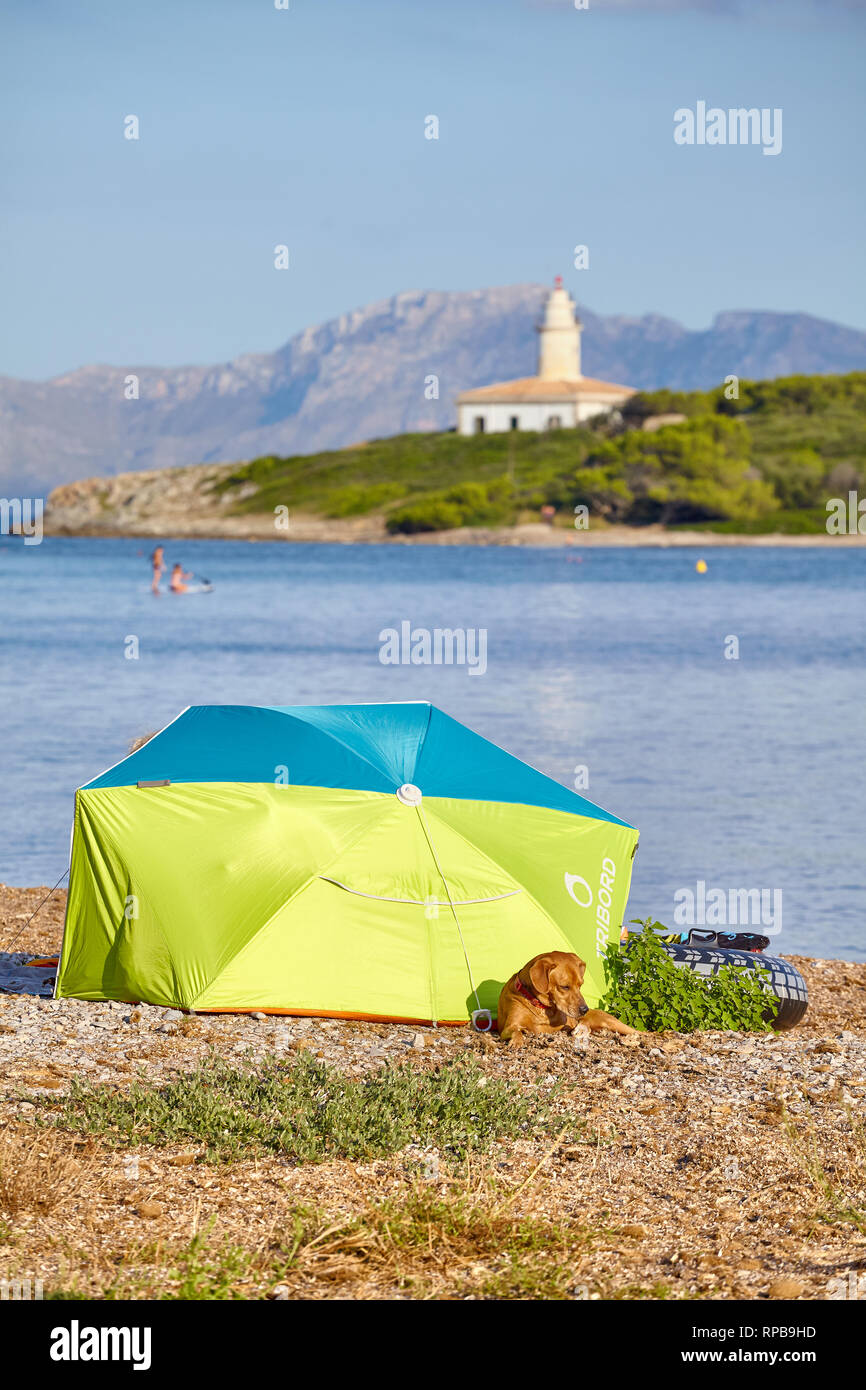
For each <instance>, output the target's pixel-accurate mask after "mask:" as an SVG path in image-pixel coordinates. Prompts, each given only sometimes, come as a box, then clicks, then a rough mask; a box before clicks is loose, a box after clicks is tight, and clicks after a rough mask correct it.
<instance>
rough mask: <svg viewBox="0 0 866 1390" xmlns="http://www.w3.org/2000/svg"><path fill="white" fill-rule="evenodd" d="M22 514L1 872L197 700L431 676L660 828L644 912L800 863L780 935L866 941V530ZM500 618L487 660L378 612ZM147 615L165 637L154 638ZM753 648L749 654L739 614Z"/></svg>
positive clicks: (267, 697) (745, 884)
mask: <svg viewBox="0 0 866 1390" xmlns="http://www.w3.org/2000/svg"><path fill="white" fill-rule="evenodd" d="M149 549H150V547H149V546H148V545H146V544H145V543H144V542H141V541H123V540H101V541H89V540H56V539H48V540H45V541H44V542H43V544H42V545H41V546H30V547H25V546H24V545H22V544H21V542H20V541H18V540H12V539H5V540H0V593H2V610H0V611H2V618H0V720H2V735H3V762H2V770H0V879H3V880H4V881H6V882H8V883H13V884H20V885H29V884H39V883H48V884H52V883H54V881H55V880H56V879H57V878H58V877H59V876H60V875H61V873H62V872H63V870H64V868H65V867H66V863H67V857H68V844H69V825H70V818H71V813H72V803H73V792H74V789H75V787H76V786H77V785H78V784H80V783H82V782H84V781H86V780H88V779H89V778H91V777H92V776H94V775H95V774H96V773H97V772H99V771H101V770H102V769H104V768H105V767H107V766H109V765H110V764H112V763H114V762H116V761H117V760H118V759H119V758H120V757H122V756H123V754H124V753H125V751H126V746H127V744H128V742H129V740H130V739H132V738H134V737H135V736H136V735H138V734H142V733H145V732H147V731H150V730H154V729H158V728H160V727H161V726H162V725H164V724H165V723H167V722H168V721H169V720H170V719H172V718H173V717H174V716H175V715H176V714H177V713H178V711H179V710H181V709H182V708H183V707H184V706H185V705H190V704H204V703H210V702H213V703H217V702H237V703H249V704H307V703H311V704H312V703H328V702H341V701H359V700H360V701H363V700H404V699H430V700H432V701H433V702H434V703H435V704H438V705H440V706H441V707H442V708H443V709H444V710H446V711H447V712H448V713H449V714H452V715H453V716H454V717H455V718H457V719H460V720H462V721H463V722H464V723H466V724H469V725H471V726H472V727H473V728H474V729H477V730H478V731H479V732H480V733H482V734H484V735H485V736H486V737H488V738H491V739H493V740H495V741H496V742H498V743H501V744H503V745H504V746H505V747H506V748H508V749H509V750H511V751H512V752H513V753H516V754H517V755H518V756H520V757H522V758H524V759H526V760H527V761H528V762H531V763H533V764H534V765H535V766H536V767H539V768H541V769H542V770H543V771H544V772H546V773H548V774H549V775H550V776H551V777H555V778H556V779H557V780H558V781H561V782H563V783H565V784H566V785H569V786H570V785H572V784H573V779H574V776H575V768H577V767H579V766H585V767H586V768H587V769H588V775H589V786H588V789H587V791H586V793H585V794H586V795H588V796H589V797H590V798H591V799H592V800H594V801H597V802H598V803H600V804H601V805H602V806H605V807H607V808H608V809H610V810H612V811H614V812H615V813H616V814H618V815H620V816H622V817H623V818H625V819H626V820H629V821H631V822H632V823H633V824H635V825H637V826H638V827H639V828H640V830H641V845H640V849H639V851H638V855H637V858H636V860H635V871H634V878H633V883H632V893H631V900H630V908H629V915H630V916H641V917H643V916H646V915H647V914H649V913H652V914H654V915H655V916H658V917H659V918H661V919H662V920H664V921H671V920H672V917H673V909H674V894H675V893H676V891H677V890H678V889H682V888H691V889H692V890H693V891H694V890H695V889H696V885H697V883H698V882H699V881H702V882H704V883H705V884H706V885H707V888H708V889H709V888H712V887H720V888H723V889H724V890H725V892H726V893H727V892H728V891H729V890H730V889H732V888H733V889H737V888H745V889H750V888H758V889H764V890H770V891H773V890H781V892H782V895H783V896H782V903H783V929H782V933H781V935H780V936H778V937H776V938H774V943H773V944H774V947H775V948H778V949H780V950H787V951H803V952H807V953H811V954H816V955H826V956H838V957H844V958H848V959H864V958H866V932H864V915H866V914H864V909H866V903H864V888H863V884H864V821H866V814H864V812H866V798H864V790H863V769H864V759H866V737H864V735H866V715H864V695H866V682H864V674H866V672H864V666H866V602H864V600H866V550H847V549H846V550H833V549H830V548H825V549H820V550H818V549H791V550H781V549H778V550H774V549H770V548H767V549H751V548H749V549H746V548H743V549H739V548H732V549H716V550H709V551H707V553H706V558H707V561H708V565H709V571H708V573H707V574H705V575H698V574H697V573H696V572H695V561H696V559H697V557H698V552H696V551H693V550H690V549H678V550H670V551H661V550H613V549H611V550H592V551H587V552H585V553H584V554H583V555H582V556H580V557H578V556H575V555H573V554H571V553H566V552H564V551H559V550H557V551H542V550H524V549H494V548H491V549H475V548H469V547H466V548H463V547H461V548H451V547H443V548H439V547H436V548H434V547H430V548H428V547H423V546H417V547H405V548H404V547H387V546H381V547H378V546H374V547H367V546H352V547H342V546H327V545H286V544H270V545H253V544H244V543H234V542H222V541H207V542H204V541H202V542H191V541H183V542H178V543H172V542H169V543H167V558H168V559H169V560H170V561H172V560H175V559H180V560H182V561H183V563H184V565H185V566H186V567H187V568H188V569H192V570H194V571H195V572H196V574H199V575H203V576H207V577H208V578H210V579H211V580H213V581H214V583H215V585H216V588H215V590H214V592H213V593H211V594H206V595H195V596H190V597H184V598H178V597H174V596H170V595H167V594H166V595H164V596H163V597H161V598H158V599H157V598H154V597H153V596H152V595H151V594H150V592H149V587H148V585H149V564H148V559H147V553H148V551H149ZM404 620H408V621H410V622H411V623H412V625H413V627H426V628H430V629H432V628H435V627H452V628H454V627H464V628H485V629H486V630H487V634H488V636H487V644H488V659H487V671H486V673H485V674H484V675H470V674H469V672H468V670H467V669H466V668H459V667H444V666H430V667H423V666H421V667H419V666H397V667H393V666H385V665H382V664H381V663H380V661H379V645H380V644H379V633H380V631H381V630H382V629H384V628H387V627H399V626H400V623H401V622H402V621H404ZM129 637H136V638H137V639H138V645H139V659H138V660H128V659H126V658H125V655H124V652H125V649H126V647H127V645H128V644H127V639H128V638H129ZM730 637H736V638H737V639H738V641H739V659H738V660H728V659H726V658H725V654H724V653H725V644H726V639H728V638H730Z"/></svg>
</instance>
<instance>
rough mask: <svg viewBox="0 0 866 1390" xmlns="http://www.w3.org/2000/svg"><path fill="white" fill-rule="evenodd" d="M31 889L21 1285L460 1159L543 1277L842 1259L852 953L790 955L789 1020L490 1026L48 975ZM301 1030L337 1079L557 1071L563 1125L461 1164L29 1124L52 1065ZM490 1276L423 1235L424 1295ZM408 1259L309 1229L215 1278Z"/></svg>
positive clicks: (810, 1283)
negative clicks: (291, 1260)
mask: <svg viewBox="0 0 866 1390" xmlns="http://www.w3.org/2000/svg"><path fill="white" fill-rule="evenodd" d="M47 891H48V890H47V889H43V888H36V889H13V888H6V887H5V886H2V885H0V932H2V938H0V939H2V940H3V941H4V942H8V940H9V938H14V937H15V934H16V932H21V935H20V937H19V938H18V940H17V941H14V943H13V945H14V949H13V950H10V951H7V952H6V953H5V954H3V955H0V1208H2V1207H3V1204H4V1201H5V1210H3V1209H0V1263H2V1264H3V1265H4V1266H6V1267H8V1268H10V1269H13V1270H14V1271H16V1272H17V1273H16V1277H20V1278H25V1277H26V1278H30V1279H32V1280H34V1281H35V1280H41V1281H42V1286H43V1287H44V1289H45V1290H46V1291H47V1290H49V1289H51V1288H52V1287H54V1288H57V1287H61V1288H68V1287H69V1286H70V1284H72V1285H73V1286H74V1287H75V1288H76V1289H79V1290H81V1291H82V1292H84V1293H86V1294H87V1296H90V1297H94V1296H95V1297H100V1296H104V1290H105V1287H106V1282H107V1280H108V1279H109V1275H110V1272H111V1271H112V1270H116V1268H117V1265H118V1262H123V1261H124V1260H127V1261H128V1260H129V1258H130V1255H129V1252H130V1250H131V1249H133V1248H134V1249H135V1250H136V1251H140V1250H141V1249H142V1248H143V1246H142V1242H143V1241H145V1239H146V1242H153V1240H155V1239H157V1238H158V1240H159V1241H164V1242H168V1243H169V1244H170V1243H171V1242H172V1241H179V1240H182V1239H184V1238H188V1237H189V1235H190V1232H193V1233H196V1232H198V1231H201V1230H202V1229H204V1228H206V1229H207V1231H208V1238H209V1239H210V1240H213V1239H217V1240H220V1239H225V1240H232V1241H236V1242H240V1243H241V1245H245V1246H249V1247H251V1248H252V1247H256V1248H258V1247H262V1248H264V1247H263V1245H262V1243H264V1245H266V1244H267V1241H268V1239H269V1233H272V1232H273V1230H274V1229H275V1227H276V1226H279V1225H280V1223H281V1222H283V1221H284V1220H285V1219H286V1217H287V1214H288V1213H290V1212H291V1211H293V1210H294V1209H295V1208H296V1206H297V1204H298V1203H301V1204H303V1205H304V1207H305V1208H306V1207H308V1206H310V1205H313V1206H314V1207H315V1208H316V1209H317V1210H321V1211H322V1212H323V1213H325V1214H326V1216H327V1218H328V1219H329V1220H330V1221H331V1222H338V1223H339V1222H345V1221H349V1222H352V1221H357V1220H359V1219H362V1218H363V1217H364V1214H365V1213H369V1211H370V1208H371V1204H374V1205H375V1204H376V1203H382V1202H386V1201H393V1200H397V1201H399V1200H401V1194H406V1193H408V1192H409V1191H410V1189H412V1190H414V1187H413V1185H415V1186H417V1184H418V1183H419V1182H422V1183H424V1182H426V1183H427V1184H428V1186H429V1185H430V1184H432V1185H433V1187H434V1188H436V1189H437V1190H438V1191H440V1192H441V1195H442V1197H443V1200H444V1199H448V1200H451V1199H452V1198H453V1197H454V1196H455V1193H456V1191H457V1189H458V1188H459V1187H460V1185H461V1184H464V1183H466V1182H467V1181H469V1182H470V1183H471V1182H473V1181H475V1182H478V1181H481V1179H482V1177H483V1179H484V1181H486V1182H492V1183H495V1185H496V1189H497V1191H498V1192H500V1193H502V1192H505V1193H507V1194H508V1197H507V1201H508V1210H509V1214H510V1215H511V1216H513V1218H514V1219H515V1220H520V1219H523V1218H526V1219H530V1218H531V1219H532V1220H533V1221H536V1222H537V1221H539V1220H544V1221H546V1222H548V1223H551V1222H553V1223H558V1225H562V1223H565V1224H564V1229H567V1230H570V1231H573V1232H574V1236H573V1240H574V1248H573V1251H572V1252H571V1253H570V1254H569V1256H568V1259H569V1261H570V1262H571V1265H573V1285H571V1286H570V1290H567V1291H566V1293H565V1296H570V1297H574V1298H589V1299H593V1298H617V1297H656V1298H673V1299H681V1298H711V1299H766V1298H769V1299H775V1298H780V1299H825V1298H838V1297H843V1296H846V1294H845V1292H844V1290H845V1289H847V1288H848V1285H849V1284H850V1273H851V1271H855V1280H856V1277H857V1276H856V1271H857V1270H858V1269H860V1268H862V1264H863V1260H864V1258H866V1215H864V1213H866V1142H864V1130H863V1122H862V1116H863V1105H864V1100H866V964H862V963H848V962H845V961H838V960H819V959H814V958H806V957H799V956H796V957H791V959H792V960H793V961H794V963H795V964H796V965H797V966H798V968H799V969H800V970H801V971H802V973H803V974H804V976H805V977H806V979H807V982H808V986H809V991H810V1007H809V1010H808V1012H807V1015H806V1017H805V1019H804V1020H803V1022H802V1023H801V1024H800V1025H799V1026H798V1027H796V1028H795V1029H793V1030H792V1031H791V1032H788V1033H780V1034H778V1035H776V1034H772V1033H768V1034H760V1035H758V1034H755V1035H742V1034H736V1033H718V1032H702V1033H696V1034H692V1035H688V1036H686V1035H681V1034H641V1035H640V1036H638V1037H627V1038H625V1039H621V1038H616V1037H614V1036H613V1035H609V1034H596V1035H593V1036H589V1035H587V1034H586V1033H585V1031H583V1030H582V1031H581V1032H580V1033H579V1034H577V1035H575V1037H574V1038H565V1037H563V1036H554V1037H551V1038H549V1039H544V1040H541V1041H537V1042H530V1043H528V1044H527V1045H526V1046H525V1047H524V1048H523V1049H521V1050H520V1051H518V1052H515V1051H513V1050H511V1049H509V1048H507V1047H505V1046H504V1045H503V1044H501V1043H500V1042H499V1041H498V1039H497V1038H489V1037H480V1036H478V1035H475V1034H472V1033H470V1032H469V1031H468V1030H464V1029H432V1028H419V1027H415V1026H401V1025H385V1024H373V1023H361V1022H352V1021H343V1020H327V1019H316V1020H312V1019H286V1018H275V1017H270V1016H265V1015H218V1016H214V1015H211V1016H208V1015H193V1016H190V1015H186V1014H183V1013H182V1012H180V1011H179V1010H173V1009H164V1008H157V1007H154V1006H151V1005H147V1004H137V1005H130V1004H128V1003H117V1002H112V1003H88V1002H84V1001H79V1000H71V999H65V1000H54V999H52V998H51V997H50V989H51V971H50V970H47V969H45V968H42V969H40V968H38V967H37V968H34V967H32V966H29V965H28V963H27V962H28V961H30V960H32V959H33V958H34V957H39V956H43V955H51V954H54V953H56V952H57V951H58V950H59V947H60V940H61V932H62V917H63V909H64V897H63V894H62V892H60V891H58V892H57V893H55V894H54V895H53V897H52V898H51V899H50V900H49V902H48V903H47V904H46V905H45V907H44V908H43V909H42V910H41V911H40V912H39V914H38V915H37V917H36V918H35V919H34V921H33V922H32V923H31V924H30V925H29V926H26V929H25V930H24V931H21V928H22V926H23V925H24V924H25V923H26V922H27V919H28V917H29V916H30V914H31V913H32V912H33V911H34V909H35V908H36V906H37V904H38V903H39V901H40V900H41V899H42V898H43V897H44V896H45V893H46V892H47ZM305 1050H306V1051H309V1052H310V1053H311V1054H312V1055H314V1056H315V1057H317V1058H318V1059H320V1060H322V1061H324V1062H326V1063H328V1064H329V1065H331V1066H333V1067H334V1068H337V1069H338V1070H339V1071H340V1072H342V1073H343V1074H344V1075H345V1076H346V1077H347V1078H348V1079H349V1080H360V1079H362V1078H364V1077H365V1076H367V1075H369V1074H370V1073H371V1072H375V1071H376V1070H377V1069H380V1068H383V1067H385V1066H387V1065H389V1064H394V1063H400V1062H408V1063H409V1064H410V1065H411V1066H412V1067H417V1068H421V1069H435V1068H438V1067H441V1066H443V1065H444V1064H447V1063H448V1062H450V1061H453V1060H454V1059H455V1058H458V1057H460V1056H463V1055H464V1054H471V1055H472V1057H473V1059H474V1061H475V1062H476V1063H477V1065H478V1067H479V1068H480V1069H481V1070H482V1071H483V1073H484V1074H485V1075H488V1076H496V1077H499V1078H503V1079H507V1080H508V1081H510V1082H512V1083H513V1084H514V1085H515V1086H517V1087H519V1088H526V1089H528V1090H537V1089H538V1088H541V1089H542V1090H543V1089H544V1088H548V1087H551V1086H552V1083H553V1082H554V1081H559V1083H560V1087H559V1088H558V1091H557V1094H558V1099H557V1102H556V1104H557V1105H558V1106H559V1107H560V1108H561V1110H562V1115H563V1119H564V1120H570V1119H573V1118H574V1117H575V1116H577V1117H578V1118H579V1119H580V1120H581V1122H582V1125H583V1129H582V1133H583V1135H584V1138H583V1139H582V1141H581V1143H580V1144H577V1145H575V1144H573V1143H564V1142H563V1143H556V1142H553V1143H550V1142H548V1141H543V1142H542V1141H539V1140H537V1139H533V1138H527V1139H518V1140H514V1141H507V1142H500V1143H499V1144H497V1145H496V1146H495V1147H494V1149H493V1151H492V1152H491V1153H490V1154H486V1155H485V1156H484V1157H483V1159H475V1160H474V1163H475V1165H476V1167H475V1171H474V1174H473V1175H471V1176H470V1177H469V1178H468V1179H467V1175H466V1174H462V1173H459V1172H456V1171H453V1170H452V1169H451V1168H449V1164H448V1161H447V1155H438V1154H436V1155H431V1154H429V1153H419V1152H415V1151H414V1149H413V1146H411V1145H410V1146H409V1148H408V1149H407V1150H406V1151H404V1152H401V1153H399V1154H395V1155H392V1156H389V1157H388V1158H387V1159H383V1160H378V1161H376V1162H373V1163H368V1164H362V1163H355V1162H349V1161H344V1160H334V1161H327V1162H322V1163H303V1164H296V1163H291V1162H287V1161H285V1160H282V1159H279V1158H273V1157H268V1158H265V1159H262V1158H258V1159H256V1160H254V1161H251V1162H246V1161H241V1162H238V1163H232V1164H230V1165H225V1164H223V1165H216V1164H213V1163H210V1162H208V1161H207V1159H206V1157H205V1155H204V1154H203V1153H202V1152H198V1151H196V1150H195V1149H193V1150H190V1151H179V1150H178V1149H177V1146H174V1147H172V1146H168V1147H157V1146H146V1145H141V1146H137V1147H135V1148H134V1149H133V1148H129V1149H127V1150H123V1151H119V1150H118V1149H117V1147H112V1146H109V1145H107V1144H105V1143H104V1142H103V1141H102V1140H99V1139H94V1138H93V1137H87V1138H82V1137H81V1136H80V1135H76V1134H75V1133H72V1132H66V1131H64V1130H63V1129H62V1128H59V1129H58V1128H53V1129H52V1130H51V1131H50V1133H47V1132H46V1130H45V1128H44V1109H45V1104H46V1101H52V1100H59V1098H61V1097H62V1096H64V1094H65V1093H66V1092H68V1090H69V1088H70V1086H71V1085H72V1082H73V1080H74V1079H76V1078H77V1079H87V1080H90V1081H93V1082H95V1083H97V1084H98V1085H100V1086H104V1087H107V1088H114V1089H117V1088H121V1089H122V1088H124V1087H127V1086H129V1085H130V1084H132V1082H133V1081H135V1080H139V1081H142V1080H146V1081H147V1082H149V1083H152V1084H161V1083H164V1082H168V1081H170V1080H171V1079H172V1078H173V1077H176V1076H177V1075H178V1074H179V1073H181V1072H183V1071H185V1070H190V1069H192V1068H194V1067H196V1066H197V1065H198V1064H199V1063H200V1062H201V1061H203V1060H204V1059H205V1058H206V1057H208V1056H213V1055H216V1056H218V1057H220V1058H222V1059H224V1060H226V1061H229V1062H231V1063H233V1064H234V1065H237V1066H243V1067H250V1068H254V1067H255V1066H256V1065H257V1063H260V1062H261V1061H262V1059H263V1058H265V1057H268V1056H276V1057H278V1058H290V1057H291V1056H292V1054H293V1053H298V1052H301V1051H305ZM49 1108H50V1107H49ZM13 1168H15V1169H16V1170H17V1172H18V1174H19V1179H18V1186H19V1187H20V1186H21V1183H22V1181H23V1179H22V1178H21V1176H20V1175H21V1174H24V1175H26V1174H27V1173H28V1172H31V1173H32V1179H33V1190H32V1193H31V1200H29V1201H28V1199H27V1197H26V1194H25V1195H24V1196H23V1197H22V1195H21V1193H20V1192H19V1193H18V1195H17V1196H16V1195H15V1194H14V1193H12V1194H11V1195H10V1183H11V1181H12V1180H11V1178H10V1174H11V1173H12V1170H13ZM425 1175H426V1176H425ZM25 1186H26V1184H25ZM578 1232H580V1233H581V1235H580V1238H579V1239H578V1234H577V1233H578ZM569 1239H572V1238H571V1237H570V1238H569ZM350 1244H351V1242H350ZM4 1247H6V1248H4ZM560 1258H561V1256H560ZM492 1264H493V1266H495V1259H494V1260H493V1262H492ZM490 1276H491V1260H490V1259H489V1258H485V1257H479V1258H478V1259H475V1260H474V1261H473V1260H472V1259H469V1258H468V1257H467V1259H464V1260H462V1261H457V1264H456V1267H455V1265H454V1263H453V1262H441V1263H440V1264H437V1263H436V1262H435V1261H434V1262H433V1264H432V1265H431V1268H430V1269H426V1270H425V1271H424V1274H423V1280H422V1284H423V1290H424V1292H423V1296H424V1297H445V1298H453V1297H458V1298H473V1297H485V1296H486V1295H485V1292H484V1290H485V1288H487V1287H488V1285H489V1279H490ZM417 1277H420V1276H417ZM414 1278H416V1276H415V1275H413V1276H412V1277H411V1278H409V1280H408V1284H407V1282H406V1277H405V1271H404V1272H403V1273H401V1271H400V1269H399V1262H398V1266H397V1267H395V1268H394V1269H392V1270H391V1272H390V1274H389V1273H388V1271H387V1270H385V1271H383V1269H382V1268H380V1264H378V1263H377V1262H376V1261H375V1260H372V1261H371V1260H370V1259H364V1258H362V1257H359V1256H358V1255H357V1252H356V1253H354V1254H353V1253H352V1251H351V1250H344V1251H343V1252H342V1254H341V1255H340V1256H339V1257H334V1258H331V1260H330V1263H328V1262H324V1263H323V1262H322V1260H321V1259H317V1258H315V1256H314V1254H313V1253H311V1255H310V1258H309V1259H307V1260H301V1261H300V1263H299V1265H298V1268H297V1270H295V1271H294V1272H293V1274H292V1275H291V1277H289V1278H288V1283H286V1282H282V1283H277V1284H274V1283H272V1282H271V1281H270V1280H269V1278H268V1276H267V1272H263V1273H262V1276H261V1277H260V1278H259V1279H258V1282H257V1281H256V1279H255V1278H251V1279H250V1280H248V1281H247V1283H246V1284H245V1285H244V1286H243V1288H242V1290H241V1292H240V1293H239V1294H238V1296H243V1297H262V1298H267V1297H270V1298H280V1297H305V1298H333V1297H338V1298H345V1297H352V1298H361V1299H364V1298H394V1297H407V1296H408V1297H412V1296H421V1295H419V1294H413V1293H412V1292H411V1290H412V1287H413V1283H412V1280H413V1279H414ZM846 1281H847V1282H846ZM566 1282H568V1281H566ZM407 1289H408V1292H407Z"/></svg>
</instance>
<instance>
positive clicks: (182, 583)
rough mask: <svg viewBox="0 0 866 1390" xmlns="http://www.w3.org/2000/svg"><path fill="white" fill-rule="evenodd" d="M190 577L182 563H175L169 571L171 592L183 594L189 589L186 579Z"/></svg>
mask: <svg viewBox="0 0 866 1390" xmlns="http://www.w3.org/2000/svg"><path fill="white" fill-rule="evenodd" d="M188 579H192V575H191V574H187V573H186V570H185V569H184V567H183V565H175V567H174V569H173V570H172V572H171V583H170V584H169V588H170V589H171V592H172V593H173V594H185V593H187V591H188V589H189V585H188V584H187V582H186V581H187V580H188Z"/></svg>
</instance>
